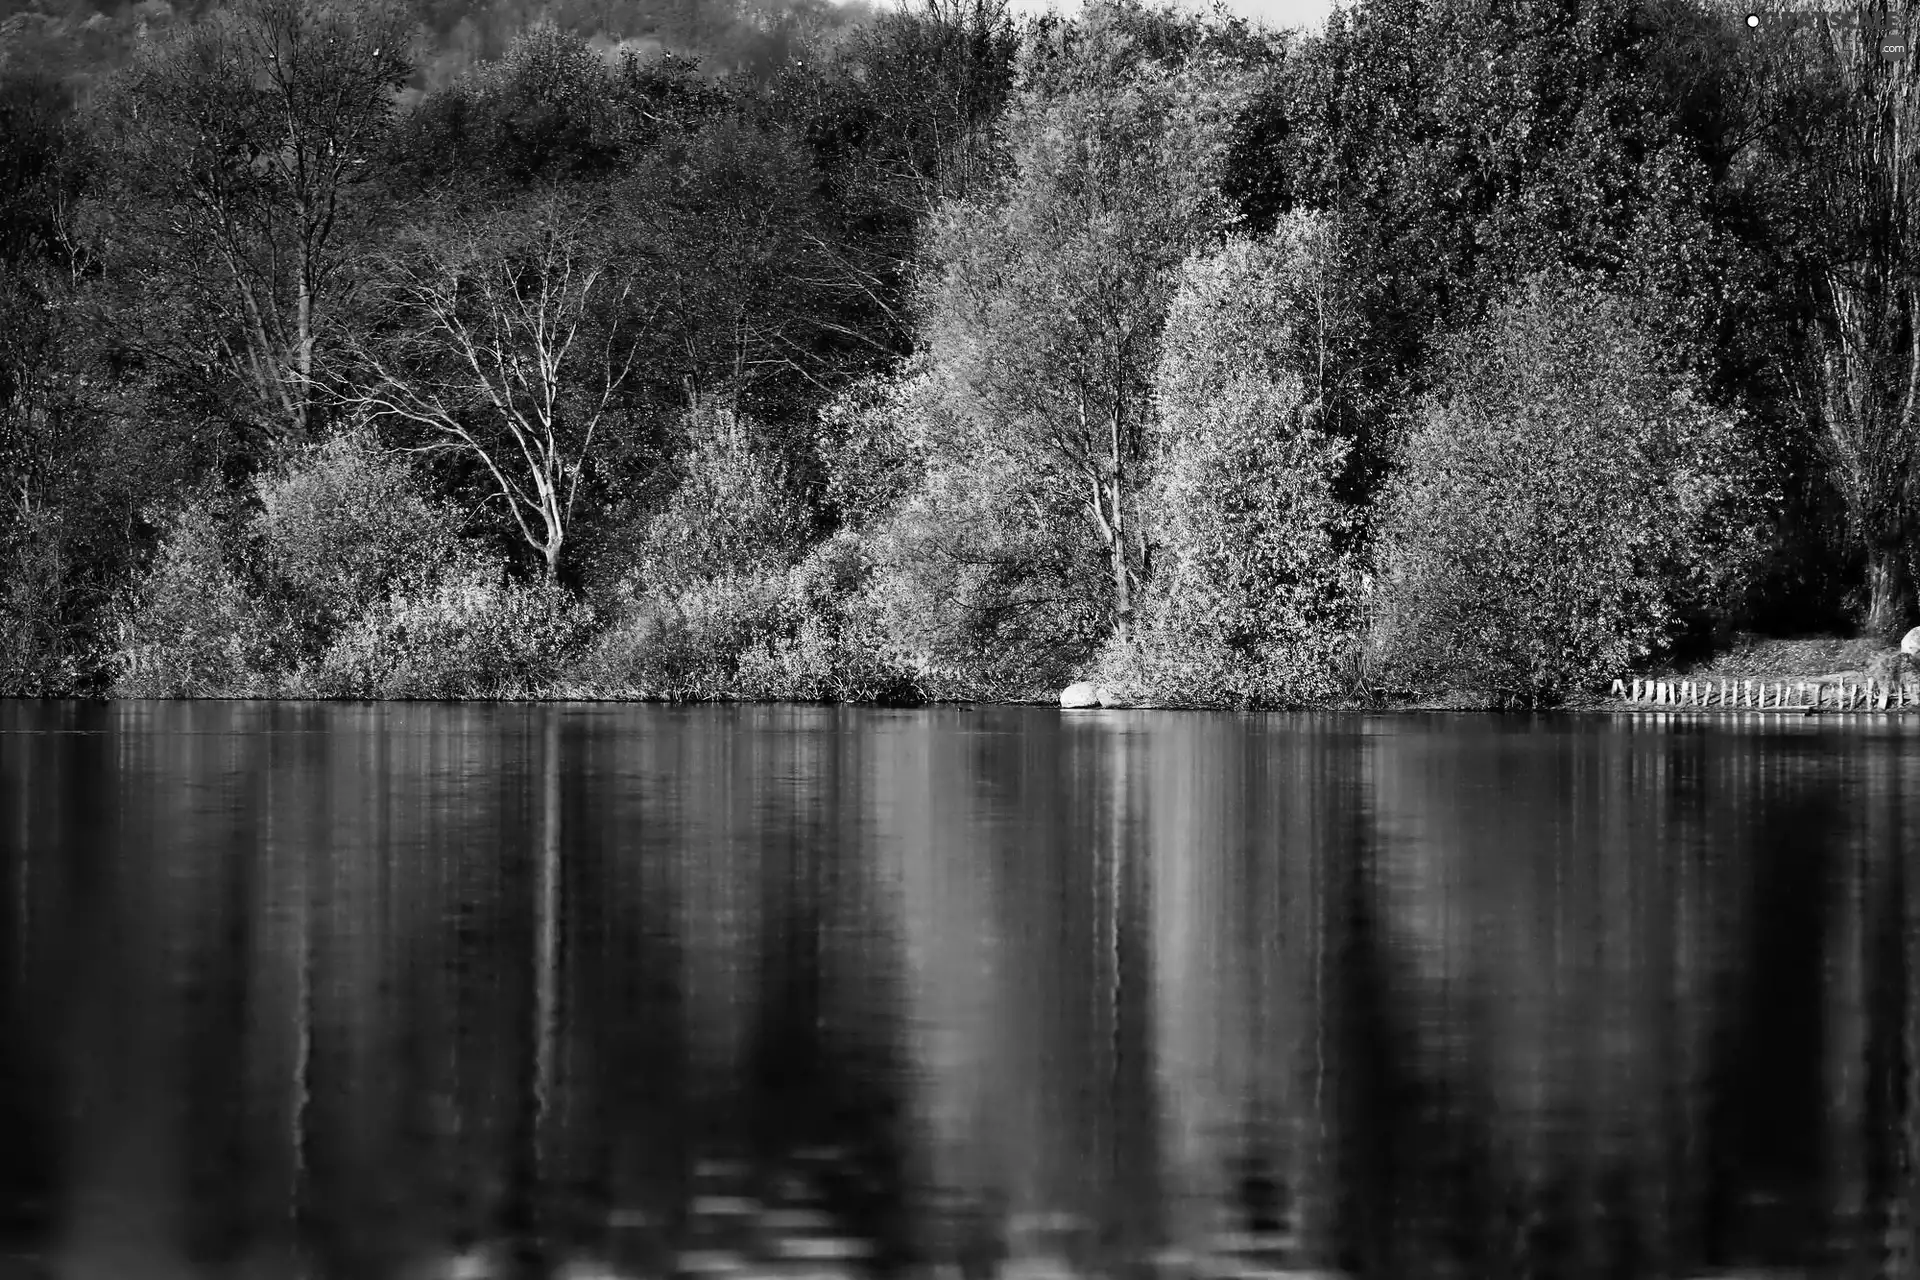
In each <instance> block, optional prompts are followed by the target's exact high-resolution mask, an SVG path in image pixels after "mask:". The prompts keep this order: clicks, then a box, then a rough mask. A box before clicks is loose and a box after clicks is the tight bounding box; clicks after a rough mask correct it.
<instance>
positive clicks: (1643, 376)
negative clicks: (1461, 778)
mask: <svg viewBox="0 0 1920 1280" xmlns="http://www.w3.org/2000/svg"><path fill="white" fill-rule="evenodd" d="M1448 364H1449V375H1448V377H1447V379H1446V380H1445V381H1444V383H1443V386H1442V391H1441V393H1440V394H1439V395H1438V396H1436V397H1435V398H1434V400H1433V401H1432V402H1431V403H1429V404H1428V406H1427V407H1426V410H1425V413H1424V415H1423V417H1422V419H1421V420H1420V422H1419V423H1418V424H1417V425H1416V426H1415V428H1414V431H1413V434H1412V436H1411V438H1410V440H1409V441H1408V445H1407V452H1406V455H1405V457H1404V459H1403V462H1402V465H1401V469H1400V474H1399V476H1398V478H1397V480H1396V482H1395V483H1394V485H1393V486H1392V489H1391V492H1390V494H1389V497H1388V501H1387V510H1386V514H1385V519H1384V522H1383V526H1382V537H1383V542H1382V547H1381V557H1380V558H1381V566H1382V571H1383V572H1382V584H1381V586H1382V597H1383V599H1382V614H1381V623H1382V630H1383V637H1382V638H1383V641H1384V643H1385V646H1386V653H1387V656H1388V659H1389V662H1390V664H1391V666H1392V667H1393V669H1395V670H1397V671H1398V672H1401V673H1403V674H1404V676H1405V677H1406V678H1407V679H1410V680H1412V681H1414V682H1416V683H1419V684H1440V683H1450V684H1458V685H1465V686H1468V687H1473V688H1481V689H1490V690H1496V691H1500V692H1502V693H1503V694H1504V695H1506V696H1508V697H1510V698H1515V699H1518V700H1520V701H1524V702H1528V703H1540V702H1545V701H1551V700H1553V699H1556V698H1558V697H1560V696H1562V695H1563V694H1564V693H1565V692H1566V691H1568V690H1570V689H1574V688H1578V687H1581V686H1588V685H1594V684H1598V683H1599V682H1601V681H1603V680H1605V679H1607V678H1609V677H1612V676H1617V675H1619V674H1621V673H1623V672H1625V671H1626V670H1628V669H1629V668H1630V667H1632V666H1633V665H1634V664H1635V663H1637V662H1639V661H1641V660H1643V659H1644V658H1646V657H1647V656H1649V655H1650V654H1653V653H1655V652H1657V651H1659V650H1661V649H1662V648H1663V647H1664V646H1666V645H1667V644H1668V643H1670V642H1671V641H1672V640H1673V639H1674V638H1675V637H1676V636H1677V635H1679V634H1680V632H1681V631H1682V629H1683V628H1684V627H1685V625H1686V623H1687V620H1688V618H1689V616H1690V615H1693V614H1696V613H1697V612H1698V611H1700V610H1701V609H1705V608H1710V607H1711V606H1712V604H1713V598H1712V597H1713V596H1714V594H1715V592H1716V591H1717V590H1718V588H1719V585H1720V583H1721V582H1722V581H1723V580H1724V579H1725V578H1727V577H1728V576H1730V574H1731V573H1732V565H1731V562H1732V561H1733V560H1736V559H1738V558H1739V556H1740V555H1741V554H1743V553H1742V550H1741V548H1742V547H1743V546H1744V545H1746V543H1745V538H1744V530H1745V529H1746V528H1747V527H1748V524H1749V522H1748V521H1747V519H1746V517H1745V508H1744V505H1743V504H1744V501H1745V500H1744V498H1743V495H1742V490H1741V485H1740V483H1739V481H1738V479H1737V474H1736V473H1737V470H1738V468H1737V466H1733V465H1729V460H1737V458H1738V456H1739V451H1738V448H1737V442H1736V438H1735V426H1736V420H1735V419H1734V418H1733V417H1732V416H1730V415H1728V414H1724V413H1720V412H1717V411H1715V410H1713V409H1711V408H1709V407H1707V406H1705V405H1703V404H1701V403H1700V402H1699V400H1698V399H1697V392H1696V391H1695V390H1694V388H1693V387H1692V386H1691V385H1690V383H1689V380H1688V379H1687V378H1686V377H1685V376H1684V375H1683V374H1682V373H1680V372H1679V366H1678V362H1677V361H1676V360H1674V359H1673V358H1672V355H1671V353H1669V352H1667V351H1665V350H1664V349H1662V348H1661V346H1660V345H1659V343H1658V341H1657V340H1656V339H1655V338H1654V337H1652V336H1651V333H1650V328H1649V326H1647V325H1645V324H1643V323H1641V322H1640V320H1639V318H1638V317H1637V315H1636V309H1635V307H1634V306H1633V305H1632V304H1631V303H1629V302H1628V301H1626V300H1623V299H1620V298H1617V297H1613V296H1609V295H1606V294H1604V293H1601V292H1599V291H1596V290H1593V289H1590V288H1585V287H1580V286H1576V285H1574V284H1571V283H1568V282H1565V281H1560V280H1554V279H1550V278H1546V277H1536V278H1535V279H1534V280H1532V281H1531V282H1529V285H1528V286H1527V289H1526V292H1525V293H1524V295H1522V296H1520V297H1519V298H1518V299H1517V300H1515V301H1512V302H1510V303H1508V304H1507V305H1504V306H1501V307H1499V308H1497V309H1496V310H1495V312H1494V314H1493V315H1492V317H1491V318H1490V319H1489V320H1488V322H1487V323H1486V324H1484V325H1482V326H1481V327H1479V328H1477V329H1475V330H1473V331H1470V332H1469V333H1467V334H1465V335H1464V336H1463V337H1462V338H1461V339H1460V340H1458V341H1457V342H1456V343H1455V344H1454V347H1453V349H1452V350H1451V352H1450V354H1449V357H1448Z"/></svg>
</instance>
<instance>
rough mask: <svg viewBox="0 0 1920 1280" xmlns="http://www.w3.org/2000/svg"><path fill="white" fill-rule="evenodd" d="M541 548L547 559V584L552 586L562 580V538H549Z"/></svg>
mask: <svg viewBox="0 0 1920 1280" xmlns="http://www.w3.org/2000/svg"><path fill="white" fill-rule="evenodd" d="M541 550H542V551H543V552H544V554H545V556H546V561H547V585H548V586H550V587H551V586H553V585H554V584H556V583H558V582H559V581H560V539H558V538H551V539H548V541H547V545H546V546H545V547H543V548H542V549H541Z"/></svg>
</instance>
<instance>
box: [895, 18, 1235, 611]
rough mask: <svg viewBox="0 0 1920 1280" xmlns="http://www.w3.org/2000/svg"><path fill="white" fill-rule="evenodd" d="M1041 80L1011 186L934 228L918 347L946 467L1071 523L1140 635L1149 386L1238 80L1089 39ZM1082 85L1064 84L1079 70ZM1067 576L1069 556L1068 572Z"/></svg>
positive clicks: (1074, 80)
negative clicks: (1014, 492) (952, 460)
mask: <svg viewBox="0 0 1920 1280" xmlns="http://www.w3.org/2000/svg"><path fill="white" fill-rule="evenodd" d="M1099 14H1100V11H1099V10H1098V9H1096V11H1095V14H1094V17H1093V18H1091V19H1090V20H1089V21H1091V22H1093V23H1095V26H1094V30H1093V35H1092V36H1091V37H1089V39H1087V40H1086V41H1085V42H1084V43H1082V44H1080V45H1077V46H1076V47H1075V50H1074V51H1073V53H1072V55H1071V57H1068V58H1066V59H1065V60H1064V61H1061V60H1058V59H1056V60H1054V61H1052V62H1048V63H1043V64H1042V67H1041V69H1040V70H1037V71H1035V73H1034V78H1035V79H1036V80H1039V81H1041V82H1042V83H1045V84H1048V85H1051V86H1052V89H1051V90H1050V91H1048V92H1045V93H1042V92H1040V91H1038V90H1033V91H1029V92H1027V93H1025V94H1023V96H1022V97H1021V98H1020V99H1019V101H1018V102H1017V103H1016V105H1015V106H1014V108H1013V110H1012V113H1011V116H1010V119H1009V122H1008V125H1007V128H1008V134H1009V137H1010V139H1011V145H1012V170H1013V176H1012V178H1011V179H1010V180H1009V181H1008V183H1007V185H1006V188H1005V191H1004V193H1003V194H1002V195H1001V196H999V197H998V198H997V199H993V200H975V201H964V202H954V203H950V204H948V205H946V206H944V207H943V208H942V210H941V212H940V213H939V214H938V215H937V216H936V217H935V219H934V220H933V222H932V225H931V227H930V229H929V246H930V248H929V259H930V264H929V270H928V275H927V283H926V286H925V288H924V290H923V296H922V299H921V304H920V305H921V312H922V315H923V316H924V321H923V327H922V338H923V342H924V344H925V349H926V352H927V354H928V357H929V359H930V361H931V364H932V366H933V368H934V369H935V370H936V371H937V373H938V377H939V379H940V382H939V387H940V394H941V395H942V397H943V399H944V401H945V403H946V406H947V409H948V410H949V412H950V414H951V417H952V419H953V420H954V422H955V423H956V424H958V425H959V427H960V430H959V432H958V433H957V434H956V435H954V436H951V437H947V438H940V439H936V440H934V441H933V447H934V448H935V449H936V450H937V451H940V452H946V453H949V454H960V453H965V454H968V455H979V456H981V457H984V458H992V459H994V461H995V465H1000V466H1003V467H1004V468H1005V470H1006V474H1008V475H1010V476H1018V477H1021V479H1022V482H1023V483H1027V484H1031V485H1033V486H1035V488H1036V489H1038V490H1044V492H1036V493H1035V494H1033V495H1032V500H1033V501H1034V502H1036V503H1038V504H1039V505H1042V506H1045V507H1050V508H1058V507H1060V506H1062V505H1063V504H1064V505H1070V506H1071V507H1073V508H1076V509H1078V510H1079V511H1080V512H1081V513H1082V519H1083V520H1084V527H1085V530H1086V534H1087V535H1088V536H1090V537H1092V538H1094V539H1097V544H1098V547H1099V549H1100V554H1101V556H1102V558H1103V559H1104V560H1105V561H1106V565H1107V568H1106V571H1105V577H1106V579H1107V583H1106V586H1105V588H1104V589H1102V588H1100V587H1099V586H1098V585H1097V584H1096V583H1094V582H1087V583H1083V584H1080V586H1079V588H1078V589H1079V590H1080V591H1083V592H1098V593H1099V594H1100V596H1102V597H1104V610H1105V612H1106V614H1107V617H1108V619H1109V624H1108V625H1109V627H1110V629H1111V630H1112V631H1113V632H1114V633H1115V634H1116V635H1118V636H1119V637H1121V638H1122V639H1123V640H1124V639H1125V638H1126V637H1127V636H1128V635H1129V634H1130V633H1131V630H1132V625H1133V614H1134V601H1135V599H1136V598H1137V596H1138V594H1139V590H1140V586H1141V583H1142V581H1143V578H1144V576H1145V574H1146V572H1147V570H1148V561H1149V557H1150V552H1149V549H1148V545H1147V526H1146V523H1145V521H1144V519H1143V518H1142V513H1141V510H1140V495H1141V493H1142V491H1143V490H1144V488H1145V486H1146V483H1147V481H1148V479H1149V470H1148V467H1147V452H1146V443H1147V430H1148V427H1149V422H1150V414H1151V399H1150V380H1151V376H1152V370H1153V365H1154V361H1155V358H1156V355H1157V349H1158V342H1159V336H1160V328H1161V325H1162V323H1163V322H1164V319H1165V315H1166V308H1167V303H1168V301H1169V299H1170V297H1171V295H1172V291H1173V287H1174V282H1175V279H1176V276H1177V272H1178V269H1179V266H1180V263H1181V262H1182V260H1183V259H1184V258H1185V257H1186V256H1187V254H1188V253H1189V252H1191V251H1192V250H1193V249H1194V248H1195V247H1197V246H1199V245H1201V244H1203V243H1205V242H1207V241H1208V239H1209V238H1211V237H1213V236H1215V235H1217V234H1219V232H1220V230H1221V229H1222V227H1223V225H1224V223H1225V220H1226V210H1225V208H1224V205H1223V203H1222V201H1221V200H1220V199H1219V197H1218V195H1217V194H1216V191H1215V189H1214V186H1213V183H1212V177H1213V175H1214V173H1215V166H1216V164H1217V162H1218V160H1219V158H1220V155H1221V153H1222V151H1223V148H1224V144H1225V139H1226V123H1227V121H1228V120H1229V119H1230V115H1231V111H1232V109H1233V105H1234V102H1235V90H1234V75H1233V73H1232V71H1231V69H1229V68H1223V67H1221V66H1219V65H1217V64H1213V63H1207V62H1186V63H1180V64H1175V65H1168V64H1163V63H1159V62H1154V61H1149V60H1144V59H1140V58H1138V57H1137V56H1135V55H1130V54H1129V49H1130V48H1131V47H1132V46H1131V37H1130V35H1129V34H1128V32H1127V31H1126V30H1125V27H1124V24H1121V23H1118V22H1113V23H1107V24H1105V25H1100V20H1099ZM1083 64H1084V70H1083V71H1073V70H1070V68H1073V67H1081V66H1083ZM1066 558H1067V559H1068V560H1077V559H1078V557H1077V556H1068V557H1066Z"/></svg>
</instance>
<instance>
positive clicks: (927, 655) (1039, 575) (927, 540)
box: [871, 459, 1112, 698]
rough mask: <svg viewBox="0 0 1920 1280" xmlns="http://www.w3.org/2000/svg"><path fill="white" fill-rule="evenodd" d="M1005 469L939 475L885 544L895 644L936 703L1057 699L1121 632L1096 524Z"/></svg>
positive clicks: (1056, 494) (891, 527) (882, 601)
mask: <svg viewBox="0 0 1920 1280" xmlns="http://www.w3.org/2000/svg"><path fill="white" fill-rule="evenodd" d="M1000 461H1001V462H1002V463H1003V464H1004V465H995V464H994V462H992V461H987V460H981V461H980V462H978V463H976V464H968V463H949V464H943V465H938V466H935V467H933V468H931V469H930V471H929V474H928V476H927V480H926V483H925V486H924V487H923V488H922V489H920V490H919V491H918V492H917V493H915V494H914V495H913V496H912V497H911V498H909V499H908V500H907V502H906V503H905V504H904V505H903V506H902V507H901V509H900V510H899V511H898V512H896V513H895V514H894V516H893V517H892V518H891V519H890V520H889V521H887V523H886V524H885V525H884V526H883V527H882V528H881V529H880V530H879V531H878V532H877V533H876V534H875V536H874V540H873V556H874V561H875V569H874V585H873V588H872V596H871V599H872V602H873V606H874V608H875V610H876V611H877V616H878V618H879V619H880V623H881V626H882V628H883V631H884V634H885V636H886V644H887V646H888V647H889V648H890V649H891V650H893V651H895V652H898V653H901V654H905V655H910V662H911V664H912V667H913V670H914V672H915V678H916V680H917V681H918V682H919V684H920V687H921V688H922V689H924V690H925V691H926V692H927V694H928V695H929V696H931V697H940V698H1034V697H1050V696H1052V695H1053V694H1054V693H1055V692H1057V691H1058V690H1059V688H1060V686H1061V685H1062V684H1063V683H1065V682H1066V681H1068V680H1069V679H1071V677H1072V674H1073V672H1074V670H1075V669H1076V668H1077V667H1078V666H1079V665H1080V664H1081V663H1083V662H1085V661H1086V658H1087V655H1088V654H1090V653H1095V652H1098V650H1099V647H1100V645H1101V643H1102V642H1103V641H1104V640H1105V639H1106V637H1107V636H1108V635H1109V634H1110V633H1111V630H1112V613H1111V611H1110V601H1109V600H1108V598H1107V592H1106V590H1105V584H1106V583H1107V582H1108V581H1109V579H1108V577H1107V575H1108V574H1109V573H1111V569H1110V568H1109V565H1108V561H1107V559H1106V556H1105V554H1104V551H1103V549H1102V548H1101V547H1100V546H1099V544H1098V543H1096V542H1095V541H1094V540H1093V539H1090V538H1088V537H1086V536H1085V534H1084V528H1083V526H1084V525H1085V522H1086V516H1085V515H1084V513H1083V512H1082V511H1081V510H1080V509H1078V508H1077V507H1074V506H1071V505H1070V500H1069V498H1068V495H1066V494H1064V493H1062V492H1061V491H1060V490H1059V489H1057V488H1052V487H1048V486H1046V485H1042V484H1038V483H1035V482H1033V481H1031V480H1030V479H1029V478H1027V477H1023V476H1021V475H1019V474H1018V468H1017V466H1015V465H1014V464H1012V463H1010V462H1006V461H1005V460H1004V459H1002V460H1000Z"/></svg>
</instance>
